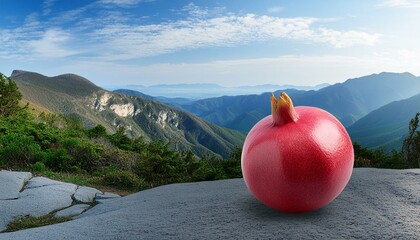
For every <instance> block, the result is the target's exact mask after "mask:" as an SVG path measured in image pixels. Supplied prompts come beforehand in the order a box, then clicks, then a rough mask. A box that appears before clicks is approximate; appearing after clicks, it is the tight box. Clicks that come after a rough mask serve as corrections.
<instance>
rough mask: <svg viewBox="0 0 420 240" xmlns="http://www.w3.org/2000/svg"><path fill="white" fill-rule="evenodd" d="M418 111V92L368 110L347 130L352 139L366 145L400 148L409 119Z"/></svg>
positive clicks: (419, 101) (419, 107)
mask: <svg viewBox="0 0 420 240" xmlns="http://www.w3.org/2000/svg"><path fill="white" fill-rule="evenodd" d="M418 112H420V94H418V95H415V96H413V97H410V98H408V99H404V100H400V101H395V102H392V103H390V104H387V105H385V106H383V107H381V108H379V109H376V110H374V111H372V112H370V113H369V114H368V115H366V116H364V117H363V118H361V119H359V120H358V121H357V122H355V123H354V124H353V125H351V126H350V127H349V128H348V129H347V130H348V133H349V134H350V137H351V139H352V140H353V141H356V142H358V143H360V144H361V145H362V146H366V147H372V148H376V147H383V148H385V149H393V148H394V149H401V147H402V143H403V140H404V139H405V138H406V137H407V134H408V126H409V122H410V120H411V119H412V118H413V117H414V116H415V115H416V113H418Z"/></svg>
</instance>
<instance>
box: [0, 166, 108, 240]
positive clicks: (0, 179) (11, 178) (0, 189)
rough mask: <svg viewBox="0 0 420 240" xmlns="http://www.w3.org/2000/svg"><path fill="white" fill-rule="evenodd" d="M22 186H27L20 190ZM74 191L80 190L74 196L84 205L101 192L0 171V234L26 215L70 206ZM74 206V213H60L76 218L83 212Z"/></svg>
mask: <svg viewBox="0 0 420 240" xmlns="http://www.w3.org/2000/svg"><path fill="white" fill-rule="evenodd" d="M25 183H27V184H26V186H25V187H24V189H22V187H23V186H24V184H25ZM76 189H77V190H80V192H79V193H78V195H77V197H78V198H79V199H81V200H83V201H86V202H89V201H88V200H92V201H93V199H94V197H95V195H96V194H98V193H101V194H102V192H101V191H99V190H96V189H93V188H88V187H78V186H76V185H75V184H71V183H63V182H59V181H55V180H51V179H48V178H45V177H34V178H32V174H31V173H29V172H11V171H0V196H1V198H0V232H1V231H3V230H5V229H6V227H7V225H8V223H10V222H11V221H13V220H14V219H16V218H19V217H23V216H27V215H29V216H33V217H40V216H44V215H47V214H49V213H51V212H54V211H57V210H60V209H65V208H68V207H70V206H71V205H72V204H74V201H73V198H74V195H75V194H76V193H77V191H76ZM21 190H23V191H21ZM92 201H90V202H92ZM87 206H88V207H90V206H89V205H87ZM78 207H79V209H78V211H79V212H78V213H76V210H77V209H76V207H75V208H71V209H66V210H67V213H66V212H64V213H66V214H68V211H70V210H72V211H73V212H72V214H71V215H78V214H80V213H81V212H83V211H84V210H85V209H87V208H84V209H83V210H81V211H80V209H82V206H78ZM63 211H64V210H63ZM64 213H63V212H62V213H60V214H64ZM73 213H76V214H73ZM0 239H2V237H0Z"/></svg>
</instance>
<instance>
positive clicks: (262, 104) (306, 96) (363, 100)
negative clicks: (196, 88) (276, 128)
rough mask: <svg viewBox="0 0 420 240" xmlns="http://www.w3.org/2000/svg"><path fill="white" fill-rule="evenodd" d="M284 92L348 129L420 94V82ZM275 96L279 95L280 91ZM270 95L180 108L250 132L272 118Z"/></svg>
mask: <svg viewBox="0 0 420 240" xmlns="http://www.w3.org/2000/svg"><path fill="white" fill-rule="evenodd" d="M275 90H277V89H273V91H275ZM284 91H286V92H287V93H288V94H289V96H290V97H291V98H292V99H293V102H294V104H295V105H296V106H303V105H306V106H315V107H320V108H323V109H325V110H327V111H329V112H331V113H332V114H333V115H335V116H336V117H337V118H338V119H339V120H340V121H341V122H342V123H343V125H344V126H346V127H348V126H350V125H351V124H353V123H354V122H356V121H357V120H358V119H360V118H362V117H363V116H365V115H367V114H368V113H369V112H371V111H373V110H375V109H377V108H379V107H381V106H384V105H386V104H388V103H390V102H393V101H397V100H401V99H405V98H409V97H411V96H413V95H415V94H418V93H420V78H418V77H415V76H414V75H412V74H410V73H380V74H372V75H369V76H364V77H361V78H355V79H349V80H347V81H345V82H344V83H337V84H334V85H331V86H328V87H325V88H322V89H320V90H317V91H297V90H284ZM275 94H276V95H278V91H276V92H275ZM270 95H271V93H264V94H260V95H243V96H231V97H218V98H209V99H203V100H198V101H196V102H194V103H192V104H186V105H182V106H181V107H182V109H184V110H186V111H189V112H191V113H194V114H195V115H197V116H199V117H201V118H203V119H205V120H208V121H210V122H213V123H216V124H218V125H221V126H226V127H230V128H233V129H236V130H241V131H245V132H247V131H249V130H250V129H251V127H252V126H253V125H254V124H255V123H256V122H257V121H258V120H259V119H261V116H267V115H268V114H270V105H269V104H270ZM249 117H250V118H249ZM249 119H252V120H249Z"/></svg>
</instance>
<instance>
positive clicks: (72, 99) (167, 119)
mask: <svg viewBox="0 0 420 240" xmlns="http://www.w3.org/2000/svg"><path fill="white" fill-rule="evenodd" d="M11 78H12V79H13V80H14V81H15V82H16V83H17V85H18V87H19V90H20V91H21V93H22V94H23V98H24V99H23V101H24V102H25V101H27V102H29V103H30V104H31V106H37V107H39V108H43V109H47V110H48V111H50V112H55V113H61V114H64V115H67V116H77V117H80V118H81V119H82V121H83V122H84V124H85V126H86V127H93V126H96V125H97V124H101V125H103V126H105V127H106V128H107V129H108V130H109V131H111V132H113V131H115V130H116V129H117V128H118V127H120V126H124V127H125V128H126V129H127V134H129V135H131V136H133V137H137V136H143V137H144V138H145V139H146V140H147V139H156V138H157V139H163V140H167V141H171V142H172V143H174V144H175V145H176V146H177V147H179V148H180V149H191V150H192V151H193V152H194V153H195V154H197V155H199V156H203V155H206V154H218V155H220V156H223V157H226V156H228V155H229V154H230V152H231V150H232V149H233V148H234V147H235V146H241V145H242V143H243V141H244V139H245V135H244V134H242V133H239V132H236V131H233V130H229V129H226V128H222V127H219V126H216V125H214V124H211V123H208V122H206V121H204V120H202V119H200V118H198V117H196V116H194V115H192V114H189V113H185V112H183V111H181V110H179V109H175V108H172V107H169V106H167V105H164V104H161V103H158V102H155V101H152V100H150V99H145V98H140V97H130V96H127V95H125V94H120V93H114V92H109V91H106V90H104V89H102V88H100V87H98V86H96V85H94V84H93V83H91V82H90V81H89V80H87V79H85V78H83V77H80V76H77V75H74V74H64V75H60V76H56V77H46V76H43V75H41V74H38V73H34V72H27V71H17V70H15V71H13V73H12V75H11Z"/></svg>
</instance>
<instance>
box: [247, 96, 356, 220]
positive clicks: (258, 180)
mask: <svg viewBox="0 0 420 240" xmlns="http://www.w3.org/2000/svg"><path fill="white" fill-rule="evenodd" d="M271 110H272V115H269V116H267V117H265V118H264V119H262V120H261V121H259V122H258V123H257V124H255V126H254V127H253V128H252V129H251V131H250V132H249V133H248V136H247V137H246V139H245V143H244V147H243V151H242V159H241V167H242V174H243V177H244V180H245V183H246V185H247V187H248V189H249V190H250V191H251V193H252V194H253V195H254V196H255V197H256V198H257V199H258V200H259V201H261V202H262V203H264V204H265V205H267V206H269V207H271V208H273V209H276V210H279V211H283V212H306V211H313V210H316V209H319V208H321V207H323V206H325V205H327V204H328V203H330V202H332V201H333V200H334V199H335V198H336V197H337V196H338V195H339V194H340V193H341V192H342V191H343V189H344V187H345V186H346V185H347V183H348V181H349V179H350V176H351V174H352V171H353V162H354V153H353V145H352V142H351V140H350V137H349V135H348V133H347V131H346V129H345V128H344V127H343V125H342V124H341V123H340V122H339V121H338V120H337V119H336V118H335V117H334V116H333V115H331V114H330V113H328V112H326V111H324V110H322V109H319V108H315V107H306V106H300V107H296V108H295V107H293V103H292V100H291V99H290V97H289V96H288V95H287V94H286V93H281V95H280V98H279V99H278V100H277V99H276V98H275V97H274V95H273V96H272V97H271Z"/></svg>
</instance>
